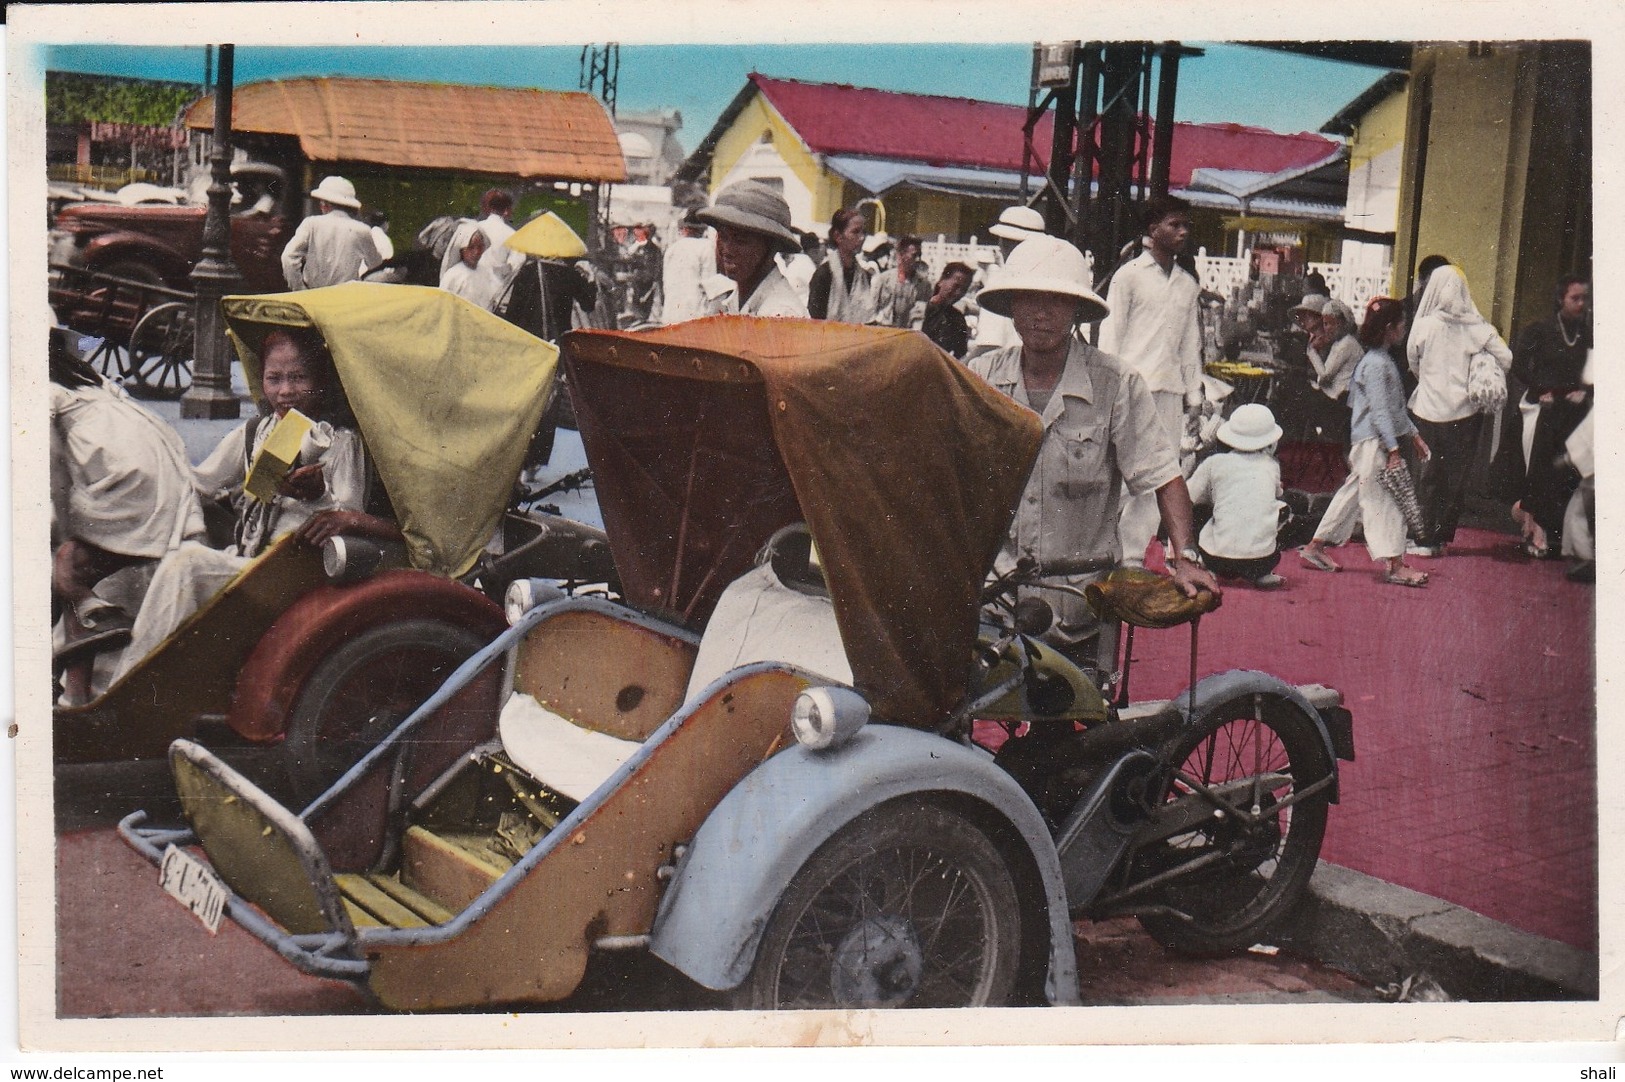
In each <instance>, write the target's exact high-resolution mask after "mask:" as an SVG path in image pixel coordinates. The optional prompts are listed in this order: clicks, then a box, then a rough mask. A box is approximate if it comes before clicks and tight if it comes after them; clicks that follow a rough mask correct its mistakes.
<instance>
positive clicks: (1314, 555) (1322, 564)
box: [1298, 545, 1343, 571]
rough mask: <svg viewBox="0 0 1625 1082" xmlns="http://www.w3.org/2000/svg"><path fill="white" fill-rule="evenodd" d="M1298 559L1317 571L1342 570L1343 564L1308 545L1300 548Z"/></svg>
mask: <svg viewBox="0 0 1625 1082" xmlns="http://www.w3.org/2000/svg"><path fill="white" fill-rule="evenodd" d="M1298 559H1300V560H1302V561H1303V562H1304V563H1306V564H1308V565H1309V566H1310V567H1312V568H1314V569H1315V570H1317V571H1341V570H1343V567H1342V565H1341V564H1338V563H1334V562H1333V561H1332V558H1331V557H1330V556H1327V555H1326V554H1325V553H1323V552H1315V551H1314V550H1312V549H1311V548H1309V546H1308V545H1305V546H1304V547H1303V548H1300V549H1299V550H1298Z"/></svg>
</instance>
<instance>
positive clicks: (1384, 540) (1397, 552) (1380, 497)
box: [1315, 438, 1405, 560]
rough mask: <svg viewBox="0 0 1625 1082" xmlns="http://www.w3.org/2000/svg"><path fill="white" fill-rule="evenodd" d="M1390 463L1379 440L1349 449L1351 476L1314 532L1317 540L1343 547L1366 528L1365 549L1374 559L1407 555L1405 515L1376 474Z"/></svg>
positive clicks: (1364, 442)
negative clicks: (1360, 527)
mask: <svg viewBox="0 0 1625 1082" xmlns="http://www.w3.org/2000/svg"><path fill="white" fill-rule="evenodd" d="M1387 464H1388V453H1387V452H1386V451H1384V450H1383V449H1382V441H1381V440H1378V439H1376V438H1372V439H1368V440H1361V441H1360V442H1359V443H1356V444H1355V445H1354V446H1353V447H1350V448H1349V475H1348V477H1347V478H1346V479H1345V480H1344V481H1343V487H1342V488H1340V489H1338V490H1337V494H1336V495H1334V496H1333V497H1332V502H1331V503H1330V504H1328V505H1327V507H1326V514H1325V515H1323V516H1322V517H1321V520H1320V526H1319V527H1318V528H1317V529H1316V530H1315V540H1316V541H1320V542H1322V543H1323V544H1327V545H1341V544H1343V542H1345V541H1347V540H1348V539H1349V537H1350V536H1352V535H1353V533H1354V527H1355V525H1357V524H1360V523H1363V524H1364V525H1365V547H1366V551H1367V552H1369V553H1370V554H1371V558H1372V559H1373V560H1387V559H1391V558H1392V557H1395V556H1402V555H1404V553H1405V516H1404V514H1403V513H1401V511H1400V510H1399V505H1398V504H1397V503H1395V502H1394V498H1393V497H1392V496H1390V495H1388V490H1387V489H1385V488H1383V487H1382V483H1381V482H1380V481H1378V480H1377V475H1378V474H1379V473H1381V472H1382V469H1383V467H1384V466H1386V465H1387Z"/></svg>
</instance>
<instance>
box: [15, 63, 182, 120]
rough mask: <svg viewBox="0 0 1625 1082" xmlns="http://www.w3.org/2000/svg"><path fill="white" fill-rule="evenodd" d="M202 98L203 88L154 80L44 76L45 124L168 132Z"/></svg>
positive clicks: (71, 74)
mask: <svg viewBox="0 0 1625 1082" xmlns="http://www.w3.org/2000/svg"><path fill="white" fill-rule="evenodd" d="M202 94H203V89H202V87H199V86H192V85H189V84H186V83H169V82H159V81H157V80H154V79H121V78H117V77H115V76H111V75H83V74H80V73H78V72H66V71H48V72H46V73H45V122H46V123H47V124H80V123H84V122H87V121H92V120H102V121H108V122H110V123H115V124H146V125H150V126H152V127H159V128H167V127H169V126H170V125H171V124H173V123H175V119H176V117H177V116H179V115H180V111H181V109H182V108H184V107H185V106H187V105H190V104H191V103H192V102H194V101H196V100H197V99H198V98H199V97H201V96H202Z"/></svg>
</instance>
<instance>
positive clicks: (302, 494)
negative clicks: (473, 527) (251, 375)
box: [119, 330, 401, 676]
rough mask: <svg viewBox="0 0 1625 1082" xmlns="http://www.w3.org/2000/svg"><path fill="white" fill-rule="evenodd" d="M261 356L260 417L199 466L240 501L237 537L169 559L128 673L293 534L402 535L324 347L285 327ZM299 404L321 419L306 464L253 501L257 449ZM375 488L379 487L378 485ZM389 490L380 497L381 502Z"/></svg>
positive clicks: (197, 477) (221, 492) (203, 483)
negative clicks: (250, 480) (249, 487)
mask: <svg viewBox="0 0 1625 1082" xmlns="http://www.w3.org/2000/svg"><path fill="white" fill-rule="evenodd" d="M260 356H261V371H260V398H261V402H262V412H261V414H260V416H259V417H256V418H254V419H252V420H249V421H246V422H244V423H243V424H242V425H241V426H239V427H238V428H236V429H234V430H233V431H232V432H231V434H229V435H228V436H226V438H225V439H223V440H221V441H220V445H219V446H218V447H216V448H215V449H214V451H213V452H212V453H211V454H210V455H209V457H208V458H207V459H205V460H204V461H203V462H202V464H200V465H199V466H197V467H196V468H195V470H194V471H193V472H194V478H193V484H194V486H195V487H196V488H197V491H198V494H199V495H200V496H201V497H203V498H204V499H226V500H229V501H231V503H232V504H233V506H234V507H235V509H236V512H237V514H236V530H235V537H234V539H233V543H232V545H231V546H230V547H228V548H226V549H211V548H208V547H206V546H204V545H201V544H198V543H196V542H187V543H185V544H183V545H181V546H180V547H179V548H177V549H175V550H174V551H173V552H171V553H170V554H169V555H167V556H165V557H164V558H163V560H162V561H161V562H160V563H159V565H158V570H157V572H156V573H155V574H154V575H153V579H152V586H151V587H150V588H149V589H148V591H147V596H146V599H145V600H144V601H143V602H142V605H141V611H140V613H139V614H138V615H137V616H136V619H135V626H134V628H133V629H132V631H131V641H130V646H129V648H128V649H127V650H126V651H125V656H124V662H123V664H122V666H121V669H120V672H119V675H120V676H122V675H123V673H124V672H127V671H129V669H130V668H132V667H133V666H134V665H135V664H136V663H137V662H139V661H140V660H141V659H142V658H144V657H146V656H147V655H148V654H149V653H151V652H152V650H153V649H154V648H156V647H157V646H158V645H159V644H160V643H162V642H163V641H164V639H166V638H168V637H169V635H170V633H171V632H173V631H174V630H175V629H176V628H178V627H179V626H180V625H181V624H182V623H183V622H185V620H186V618H187V617H189V616H191V615H192V613H194V612H196V611H197V610H198V609H199V608H201V607H202V606H203V604H204V603H205V602H207V601H208V600H209V598H211V597H213V596H214V595H215V594H216V593H217V592H218V591H219V590H220V588H221V587H223V586H225V585H226V583H228V582H230V581H231V580H232V579H233V578H235V577H236V576H237V574H238V573H239V572H241V571H242V570H243V568H245V567H247V566H248V564H249V563H250V562H252V561H253V559H254V558H255V557H257V556H259V555H260V554H261V553H263V552H264V551H265V550H266V549H267V548H269V547H270V545H271V544H272V543H273V542H275V541H277V540H279V539H281V538H282V537H284V536H286V535H287V534H289V533H295V532H297V533H298V534H299V536H300V537H301V538H302V539H303V540H305V541H306V542H308V543H309V544H312V545H319V544H321V543H322V542H323V541H325V540H327V539H328V538H329V537H332V536H334V535H335V534H339V533H346V534H360V535H365V536H370V537H374V538H376V539H379V540H384V541H389V540H399V539H400V536H401V534H400V529H399V527H397V526H396V525H395V523H394V522H393V521H391V520H390V519H388V518H385V517H382V515H380V514H375V513H372V512H370V511H369V510H368V503H369V501H368V495H369V493H368V489H369V483H368V478H369V471H368V469H367V460H366V452H365V449H364V448H363V446H362V442H361V434H360V433H359V432H357V431H356V430H355V428H354V427H353V424H352V422H351V421H350V418H349V411H348V408H347V406H346V405H345V402H344V396H343V392H342V390H341V389H340V387H339V383H338V376H337V374H336V373H335V372H334V370H333V361H332V358H331V357H330V356H329V355H328V353H327V347H326V345H325V344H324V343H323V342H322V341H321V339H320V338H319V337H317V336H316V335H315V334H314V333H311V332H303V331H296V330H278V331H273V332H271V334H269V335H267V336H266V339H265V345H264V347H263V349H262V350H261V354H260ZM294 409H297V410H298V411H299V412H300V413H302V414H304V415H305V416H307V417H309V418H310V419H311V421H313V422H314V423H313V425H312V426H311V430H310V432H309V433H308V434H307V435H306V436H305V439H304V442H303V444H302V445H301V447H300V452H299V458H298V461H297V463H296V465H295V467H294V468H293V469H292V470H290V471H289V472H288V475H287V476H286V477H285V478H284V479H283V480H282V482H281V484H280V485H279V486H278V490H277V494H276V496H274V497H273V498H272V499H270V500H256V499H253V498H251V497H250V496H248V495H247V494H246V493H245V492H243V483H244V481H245V480H246V479H247V476H248V469H249V466H250V464H251V463H252V462H253V460H254V455H255V454H256V453H257V452H258V450H259V448H260V445H261V444H262V443H264V441H265V439H266V437H268V436H269V435H270V434H271V431H272V429H274V428H275V427H276V423H277V422H278V421H279V420H281V419H282V418H283V417H285V416H286V415H287V414H288V412H289V411H290V410H294ZM371 487H375V488H376V487H378V486H377V485H376V481H374V482H373V485H372V486H371ZM381 495H382V494H381V492H374V493H373V496H374V502H375V503H376V502H377V501H378V498H379V497H381ZM382 509H383V508H381V507H379V508H377V510H382Z"/></svg>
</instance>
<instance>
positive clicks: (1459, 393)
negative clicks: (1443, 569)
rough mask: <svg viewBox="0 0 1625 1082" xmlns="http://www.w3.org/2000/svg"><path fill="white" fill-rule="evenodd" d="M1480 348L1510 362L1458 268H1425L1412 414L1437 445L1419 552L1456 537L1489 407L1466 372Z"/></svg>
mask: <svg viewBox="0 0 1625 1082" xmlns="http://www.w3.org/2000/svg"><path fill="white" fill-rule="evenodd" d="M1476 353H1488V354H1489V355H1490V356H1492V357H1494V358H1495V363H1496V364H1498V365H1500V366H1501V371H1502V372H1506V371H1507V370H1508V369H1510V368H1511V367H1512V351H1511V350H1509V349H1508V348H1507V344H1506V343H1505V342H1503V341H1502V340H1501V336H1500V335H1499V334H1497V333H1496V330H1495V328H1494V327H1492V326H1490V324H1489V322H1488V321H1487V320H1485V319H1484V317H1483V316H1481V315H1479V314H1478V308H1477V307H1475V306H1474V304H1473V298H1472V295H1471V294H1470V293H1468V291H1467V279H1466V278H1464V277H1462V273H1461V270H1460V269H1459V268H1457V267H1454V266H1449V265H1446V266H1443V267H1440V268H1439V269H1438V270H1435V271H1434V272H1433V273H1432V274H1431V275H1429V276H1428V283H1427V288H1426V289H1424V290H1423V291H1422V299H1421V301H1420V302H1419V303H1418V304H1417V306H1416V320H1415V322H1414V324H1413V325H1412V327H1411V335H1410V342H1409V344H1408V345H1407V347H1406V356H1407V358H1408V359H1409V361H1410V368H1411V371H1412V372H1414V373H1415V374H1416V380H1417V383H1416V390H1415V391H1414V392H1412V394H1411V399H1410V402H1409V408H1410V413H1411V417H1412V418H1413V419H1414V420H1415V422H1416V427H1417V429H1418V431H1420V432H1421V434H1422V438H1423V439H1424V440H1426V441H1427V445H1428V447H1429V448H1430V449H1431V450H1432V458H1431V459H1430V460H1429V461H1428V462H1427V464H1426V466H1424V467H1423V469H1422V477H1421V480H1420V482H1419V484H1418V485H1417V499H1418V501H1419V502H1420V503H1421V505H1422V517H1423V519H1424V522H1425V526H1426V531H1425V535H1424V536H1423V537H1421V538H1419V539H1418V540H1419V541H1420V544H1419V545H1418V546H1417V547H1416V550H1415V551H1416V552H1417V554H1418V555H1423V556H1439V555H1443V553H1444V547H1445V546H1446V545H1447V544H1449V543H1450V542H1451V541H1453V540H1455V536H1456V524H1457V522H1458V521H1459V520H1460V518H1461V505H1462V498H1463V496H1464V495H1465V493H1466V488H1467V477H1468V474H1469V473H1470V472H1471V471H1472V466H1473V456H1474V454H1475V452H1476V451H1477V448H1478V439H1479V434H1480V430H1481V429H1482V428H1483V426H1484V415H1483V414H1481V413H1478V412H1477V411H1476V410H1475V409H1474V407H1473V405H1472V403H1471V402H1469V401H1468V398H1467V373H1468V370H1469V367H1470V363H1471V359H1472V357H1473V355H1474V354H1476Z"/></svg>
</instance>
